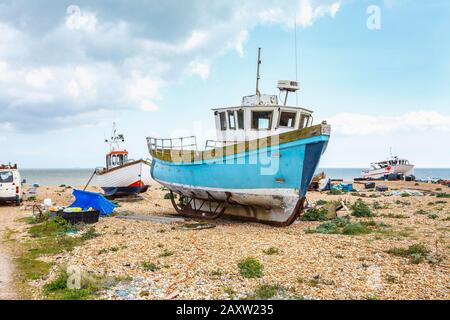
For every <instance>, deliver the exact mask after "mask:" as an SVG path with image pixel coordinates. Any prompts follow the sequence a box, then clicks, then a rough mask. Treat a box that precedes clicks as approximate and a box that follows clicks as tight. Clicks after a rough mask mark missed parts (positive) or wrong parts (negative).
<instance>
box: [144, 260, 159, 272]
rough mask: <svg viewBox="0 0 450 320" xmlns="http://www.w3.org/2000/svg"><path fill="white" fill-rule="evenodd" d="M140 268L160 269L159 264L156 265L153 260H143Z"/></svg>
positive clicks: (148, 269)
mask: <svg viewBox="0 0 450 320" xmlns="http://www.w3.org/2000/svg"><path fill="white" fill-rule="evenodd" d="M142 268H144V270H145V271H151V272H155V271H158V270H159V269H161V267H160V266H158V265H157V264H156V263H153V262H144V263H142Z"/></svg>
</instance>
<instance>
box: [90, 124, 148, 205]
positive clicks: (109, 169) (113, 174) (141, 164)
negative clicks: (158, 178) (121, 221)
mask: <svg viewBox="0 0 450 320" xmlns="http://www.w3.org/2000/svg"><path fill="white" fill-rule="evenodd" d="M124 141H125V138H124V136H123V135H122V134H117V133H116V125H115V123H114V124H113V133H112V136H111V139H110V140H106V141H105V142H107V143H109V145H110V151H109V153H108V154H107V155H106V167H104V168H100V169H96V171H95V177H96V180H97V183H98V184H99V186H100V187H101V188H102V189H103V192H104V194H105V195H106V196H108V197H115V196H127V195H133V194H139V193H143V192H146V191H147V190H148V188H149V186H150V181H151V177H150V165H151V164H150V162H149V161H146V160H143V159H139V160H131V159H129V158H128V151H127V150H125V149H122V148H120V143H122V142H124Z"/></svg>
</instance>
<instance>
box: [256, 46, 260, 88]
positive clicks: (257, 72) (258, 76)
mask: <svg viewBox="0 0 450 320" xmlns="http://www.w3.org/2000/svg"><path fill="white" fill-rule="evenodd" d="M260 66H261V48H258V68H257V71H256V95H257V96H258V97H259V96H260V95H261V93H260V92H259V80H260V79H261V76H260V75H259V68H260Z"/></svg>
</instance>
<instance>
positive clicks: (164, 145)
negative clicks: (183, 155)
mask: <svg viewBox="0 0 450 320" xmlns="http://www.w3.org/2000/svg"><path fill="white" fill-rule="evenodd" d="M147 144H148V149H149V151H155V150H164V149H165V150H182V151H184V150H194V151H197V150H198V149H197V139H196V137H195V136H190V137H181V138H165V139H163V138H152V137H148V138H147Z"/></svg>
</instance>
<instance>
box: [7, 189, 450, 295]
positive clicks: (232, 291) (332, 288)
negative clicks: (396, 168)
mask: <svg viewBox="0 0 450 320" xmlns="http://www.w3.org/2000/svg"><path fill="white" fill-rule="evenodd" d="M377 184H383V185H386V186H388V187H389V189H390V190H394V189H404V188H407V189H410V190H419V191H420V192H422V193H423V194H424V195H423V196H408V197H406V196H391V195H389V192H386V193H379V192H375V191H368V190H365V189H364V185H363V184H355V185H354V188H355V189H357V191H355V192H353V193H346V194H342V195H330V194H328V193H327V192H308V194H307V199H308V202H309V203H310V204H314V203H316V202H317V201H318V200H324V201H344V202H345V203H346V204H347V206H348V207H350V206H351V205H352V204H353V203H355V202H356V201H357V200H358V199H361V200H362V201H363V202H365V203H366V204H367V205H368V206H369V207H370V208H371V210H372V212H373V214H374V216H373V217H370V218H367V217H362V218H361V217H354V216H351V214H350V212H348V211H346V210H345V209H342V210H340V211H338V217H348V218H349V221H350V222H370V223H368V224H367V225H368V226H369V228H370V232H368V233H365V234H358V235H347V234H335V233H331V234H324V233H316V232H311V230H316V228H317V227H318V226H319V225H321V224H322V223H324V222H323V221H301V220H299V221H296V222H295V223H294V224H293V225H292V226H290V227H286V228H274V227H270V226H265V225H261V224H256V223H243V222H239V221H231V220H225V219H219V220H217V221H214V222H213V223H212V225H211V226H210V228H207V229H195V228H188V227H189V225H192V224H193V223H195V222H196V221H192V220H184V219H179V218H177V219H172V218H173V217H176V215H175V211H174V209H173V208H172V205H171V203H170V200H168V199H166V198H167V197H166V194H167V190H164V189H163V188H161V187H160V186H159V185H157V184H154V185H153V186H152V187H151V188H150V189H149V191H148V192H147V193H145V194H143V199H142V200H141V201H138V202H127V201H124V202H119V207H118V208H117V209H116V212H115V214H114V216H112V217H107V218H101V219H100V221H99V222H98V223H97V224H95V225H93V227H95V231H96V232H97V234H98V236H97V237H95V238H93V239H91V240H89V241H87V242H85V243H83V245H81V246H78V247H75V248H74V249H73V250H72V251H70V252H65V253H59V254H57V255H53V256H51V255H50V256H46V257H43V258H41V259H44V260H45V261H47V262H52V263H53V267H52V268H51V271H50V274H49V275H47V276H45V277H43V278H42V279H37V280H33V281H30V282H29V283H28V284H27V285H28V287H29V292H30V295H31V296H30V298H32V299H39V298H43V293H42V288H43V286H44V285H45V284H46V283H48V282H50V281H52V280H53V279H54V278H55V277H56V276H57V272H58V270H60V269H61V268H66V267H67V266H72V267H75V268H78V269H79V270H81V271H82V272H86V273H90V274H94V275H96V276H101V277H109V278H114V279H119V280H118V281H116V283H114V285H113V286H110V287H108V288H106V289H105V290H102V291H101V292H99V293H98V298H99V299H114V300H116V299H251V298H255V297H257V296H255V294H257V292H258V288H261V286H271V287H273V288H276V293H275V294H274V295H273V297H272V298H274V299H444V300H447V299H449V298H450V276H449V266H450V264H449V249H450V241H449V240H450V239H449V221H450V219H449V218H450V199H448V198H442V199H441V198H438V197H436V194H437V193H440V192H442V193H450V188H449V187H447V186H440V185H436V184H429V183H414V182H382V183H381V182H377ZM90 191H97V192H98V191H100V190H99V189H97V188H96V187H91V188H90ZM71 192H72V188H67V187H40V188H38V192H37V194H36V199H33V201H34V202H36V203H39V202H42V201H43V200H44V199H46V198H51V199H52V201H53V203H55V204H57V205H58V206H66V205H69V204H70V203H71V202H72V201H73V196H72V194H71ZM31 206H32V201H25V202H24V205H23V206H22V207H21V208H17V207H5V206H2V207H1V208H0V210H3V211H5V210H8V211H12V210H14V212H15V213H16V215H17V217H26V216H30V215H31V211H30V208H31ZM158 217H163V218H162V219H161V220H158ZM165 217H167V219H166V218H165ZM11 228H13V229H14V228H15V229H16V230H15V231H16V232H11V234H12V236H11V237H12V239H13V241H14V242H17V243H21V242H24V241H27V239H29V235H28V234H27V232H26V230H27V228H28V227H27V226H26V225H25V224H24V223H21V224H17V222H16V224H15V225H14V226H11ZM74 236H77V235H74ZM413 245H421V246H423V247H424V248H426V254H424V257H423V259H422V258H421V259H420V261H412V259H411V257H408V256H399V255H395V254H392V251H393V249H394V248H408V247H409V246H413ZM249 257H251V258H254V259H256V260H258V261H259V262H260V264H261V269H262V273H261V275H259V276H258V277H254V278H246V277H243V276H242V274H241V273H240V269H239V267H238V265H239V263H240V262H241V261H242V260H243V259H246V258H249ZM149 266H151V267H149Z"/></svg>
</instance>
